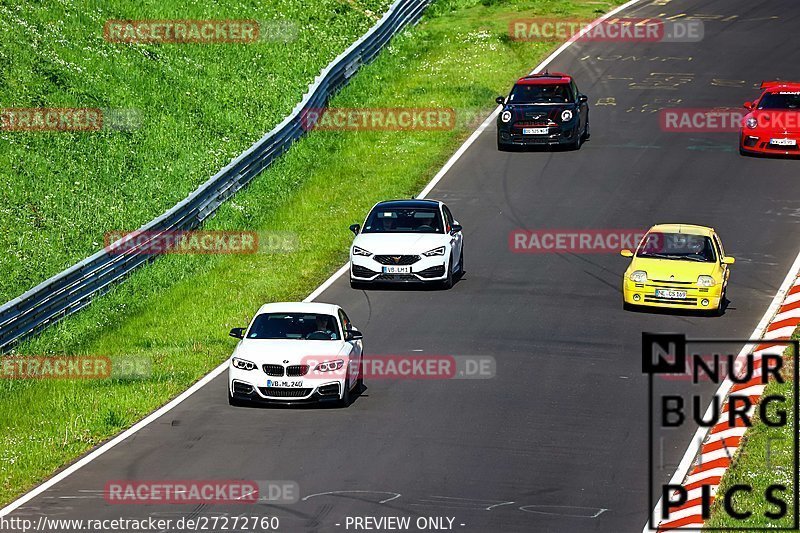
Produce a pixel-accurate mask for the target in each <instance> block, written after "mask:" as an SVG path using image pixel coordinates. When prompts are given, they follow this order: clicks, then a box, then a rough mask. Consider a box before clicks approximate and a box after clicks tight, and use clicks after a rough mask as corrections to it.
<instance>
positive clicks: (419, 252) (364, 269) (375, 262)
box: [350, 200, 464, 289]
mask: <svg viewBox="0 0 800 533" xmlns="http://www.w3.org/2000/svg"><path fill="white" fill-rule="evenodd" d="M350 230H351V231H352V232H353V233H354V234H355V236H356V237H355V239H353V246H352V247H351V248H350V285H351V286H352V287H353V288H361V287H362V286H363V285H365V284H367V283H371V282H401V283H402V282H435V283H440V284H441V285H442V286H444V288H447V289H449V288H450V287H451V286H452V285H453V278H454V276H455V275H458V276H460V275H462V274H463V273H464V242H463V239H464V237H463V235H462V234H461V225H460V224H459V223H458V221H456V220H455V219H454V218H453V215H452V213H450V209H449V208H448V207H447V206H446V205H444V204H443V203H442V202H438V201H435V200H390V201H386V202H379V203H377V204H375V206H374V207H373V208H372V210H371V211H370V212H369V215H367V219H366V220H365V221H364V226H363V227H362V226H361V225H360V224H353V225H352V226H350Z"/></svg>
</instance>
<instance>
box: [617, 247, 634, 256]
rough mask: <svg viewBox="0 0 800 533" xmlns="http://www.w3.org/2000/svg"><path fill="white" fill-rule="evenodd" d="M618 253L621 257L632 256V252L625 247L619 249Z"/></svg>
mask: <svg viewBox="0 0 800 533" xmlns="http://www.w3.org/2000/svg"><path fill="white" fill-rule="evenodd" d="M619 255H621V256H622V257H633V252H631V251H630V250H628V249H627V248H625V249H623V250H620V251H619Z"/></svg>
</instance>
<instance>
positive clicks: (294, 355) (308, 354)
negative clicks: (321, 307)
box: [233, 339, 349, 366]
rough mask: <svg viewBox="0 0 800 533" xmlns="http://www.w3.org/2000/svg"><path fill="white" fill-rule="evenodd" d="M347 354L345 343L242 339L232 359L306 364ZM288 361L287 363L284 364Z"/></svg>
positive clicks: (258, 362) (263, 362)
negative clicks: (309, 360)
mask: <svg viewBox="0 0 800 533" xmlns="http://www.w3.org/2000/svg"><path fill="white" fill-rule="evenodd" d="M348 352H349V350H348V346H347V343H346V342H345V341H306V340H292V339H288V340H283V339H263V340H262V339H243V340H242V341H240V342H239V345H238V346H237V347H236V350H235V351H234V352H233V357H239V358H241V359H246V360H248V361H251V362H253V363H256V365H259V366H260V365H262V364H278V365H280V364H287V365H299V364H301V363H307V362H308V361H307V359H315V360H319V358H320V357H336V356H340V355H346V354H347V353H348ZM284 361H288V363H284Z"/></svg>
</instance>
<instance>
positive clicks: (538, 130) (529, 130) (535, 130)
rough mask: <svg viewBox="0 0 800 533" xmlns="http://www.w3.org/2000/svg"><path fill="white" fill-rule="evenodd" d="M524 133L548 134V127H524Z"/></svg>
mask: <svg viewBox="0 0 800 533" xmlns="http://www.w3.org/2000/svg"><path fill="white" fill-rule="evenodd" d="M522 134H523V135H547V128H522Z"/></svg>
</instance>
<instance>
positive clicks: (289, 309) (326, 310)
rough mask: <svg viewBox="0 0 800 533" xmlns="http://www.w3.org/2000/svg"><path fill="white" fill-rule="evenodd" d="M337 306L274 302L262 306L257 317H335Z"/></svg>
mask: <svg viewBox="0 0 800 533" xmlns="http://www.w3.org/2000/svg"><path fill="white" fill-rule="evenodd" d="M338 310H339V306H338V305H335V304H326V303H320V302H275V303H269V304H264V305H262V306H261V307H260V308H259V310H258V313H256V314H258V315H260V314H262V313H320V314H327V315H333V316H336V313H337V311H338Z"/></svg>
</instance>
